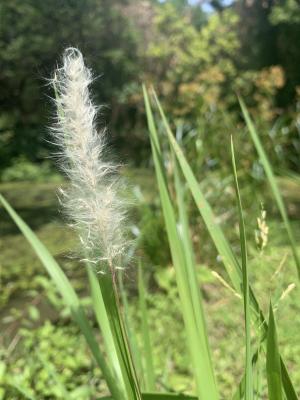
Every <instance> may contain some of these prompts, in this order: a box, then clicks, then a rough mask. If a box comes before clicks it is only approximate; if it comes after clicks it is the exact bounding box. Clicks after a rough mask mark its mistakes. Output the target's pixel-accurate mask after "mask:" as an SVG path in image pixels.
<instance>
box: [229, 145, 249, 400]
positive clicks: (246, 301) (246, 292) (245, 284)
mask: <svg viewBox="0 0 300 400" xmlns="http://www.w3.org/2000/svg"><path fill="white" fill-rule="evenodd" d="M231 156H232V169H233V175H234V183H235V191H236V199H237V205H238V213H239V227H240V244H241V255H242V272H243V299H244V317H245V331H246V368H245V400H252V399H253V371H252V360H251V357H252V356H251V329H250V328H251V326H250V324H251V321H250V318H251V314H250V298H249V278H248V267H247V243H246V232H245V222H244V216H243V208H242V201H241V196H240V190H239V183H238V178H237V171H236V163H235V155H234V147H233V141H232V137H231Z"/></svg>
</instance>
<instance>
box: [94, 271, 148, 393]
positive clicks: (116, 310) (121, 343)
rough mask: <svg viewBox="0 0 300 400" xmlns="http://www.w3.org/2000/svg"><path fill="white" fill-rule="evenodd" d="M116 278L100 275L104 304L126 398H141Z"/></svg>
mask: <svg viewBox="0 0 300 400" xmlns="http://www.w3.org/2000/svg"><path fill="white" fill-rule="evenodd" d="M114 279H115V276H112V275H111V274H108V273H107V274H101V275H99V285H100V290H101V294H102V299H103V302H104V306H105V308H106V312H107V316H108V321H109V325H110V332H111V335H112V338H113V342H114V346H115V349H116V354H117V357H118V362H119V364H120V369H121V372H122V377H123V380H124V384H125V393H126V399H127V400H140V399H141V393H140V388H139V384H138V380H137V377H136V372H135V368H134V364H133V361H132V356H131V352H130V348H129V344H128V338H127V334H126V331H125V328H124V322H123V319H122V316H121V314H120V313H121V306H120V303H119V297H118V292H117V287H116V283H115V281H114ZM124 400H125V399H124Z"/></svg>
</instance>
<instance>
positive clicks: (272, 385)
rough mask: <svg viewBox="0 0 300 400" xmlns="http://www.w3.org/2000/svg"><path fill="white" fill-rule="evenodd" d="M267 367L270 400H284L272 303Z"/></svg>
mask: <svg viewBox="0 0 300 400" xmlns="http://www.w3.org/2000/svg"><path fill="white" fill-rule="evenodd" d="M266 367H267V381H268V393H269V400H283V396H282V385H281V382H282V378H281V365H280V355H279V350H278V343H277V333H276V325H275V319H274V313H273V308H272V304H271V303H270V308H269V329H268V337H267V361H266Z"/></svg>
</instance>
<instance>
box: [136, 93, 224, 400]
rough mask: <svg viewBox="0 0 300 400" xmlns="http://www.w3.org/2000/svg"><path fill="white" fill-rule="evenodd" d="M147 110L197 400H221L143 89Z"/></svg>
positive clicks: (156, 136) (154, 128)
mask: <svg viewBox="0 0 300 400" xmlns="http://www.w3.org/2000/svg"><path fill="white" fill-rule="evenodd" d="M143 92H144V100H145V108H146V114H147V120H148V127H149V132H150V140H151V148H152V154H153V160H154V165H155V172H156V178H157V183H158V188H159V193H160V199H161V205H162V209H163V214H164V219H165V224H166V230H167V235H168V239H169V245H170V250H171V255H172V260H173V264H174V268H175V272H176V281H177V286H178V291H179V296H180V301H181V306H182V314H183V319H184V323H185V329H186V333H187V344H188V348H189V351H190V356H191V360H192V365H193V372H194V376H195V380H196V386H197V393H198V398H199V399H201V400H204V399H207V400H216V399H218V398H219V396H218V392H217V387H216V382H215V378H214V373H213V370H212V369H211V363H210V355H209V352H208V349H207V339H205V340H204V339H203V332H202V334H201V335H199V330H198V325H197V322H196V320H195V313H194V308H193V303H192V299H191V296H190V288H189V281H188V277H187V273H186V259H185V256H184V249H183V245H182V241H181V238H180V236H179V234H178V230H177V224H176V217H175V212H174V209H173V205H172V201H171V198H170V194H169V191H168V186H167V180H166V175H165V169H164V167H163V162H162V157H161V150H160V146H159V140H158V135H157V131H156V127H155V123H154V119H153V115H152V110H151V107H150V103H149V98H148V93H147V91H146V89H145V87H143Z"/></svg>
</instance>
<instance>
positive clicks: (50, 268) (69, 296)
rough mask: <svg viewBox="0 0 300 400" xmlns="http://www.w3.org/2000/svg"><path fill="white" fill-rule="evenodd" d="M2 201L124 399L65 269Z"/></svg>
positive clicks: (119, 398) (110, 385) (114, 392)
mask: <svg viewBox="0 0 300 400" xmlns="http://www.w3.org/2000/svg"><path fill="white" fill-rule="evenodd" d="M0 202H1V203H2V204H3V206H4V208H5V209H6V211H7V212H8V214H9V215H10V216H11V218H12V219H13V221H14V222H15V223H16V225H17V226H18V228H19V229H20V231H21V232H22V233H23V235H24V236H25V238H26V239H27V241H28V242H29V243H30V245H31V246H32V248H33V250H34V251H35V253H36V255H37V256H38V257H39V259H40V260H41V262H42V264H43V266H44V267H45V269H46V270H47V272H48V274H49V275H50V276H51V278H52V279H53V281H54V283H55V284H56V286H57V289H58V291H59V293H60V294H61V296H62V298H63V300H64V302H65V304H66V306H68V307H69V308H70V310H71V313H72V315H73V318H74V320H75V321H76V322H77V324H78V325H79V327H80V329H81V331H82V333H83V335H84V337H85V339H86V341H87V344H88V346H89V348H90V350H91V352H92V354H93V356H94V358H95V360H96V362H97V364H98V366H99V367H100V369H101V371H102V373H103V376H104V378H105V380H106V383H107V385H108V388H109V390H110V392H111V394H112V395H113V397H114V398H115V400H124V397H122V393H120V390H119V385H118V381H117V380H116V379H115V378H114V375H113V373H112V371H111V369H110V367H109V366H108V364H107V363H106V360H105V358H104V356H103V355H102V353H101V352H100V349H99V346H98V343H97V341H96V338H95V336H94V333H93V331H92V329H91V326H90V324H89V322H88V320H87V318H86V316H85V312H84V310H83V308H82V306H81V305H80V302H79V298H78V296H77V295H76V293H75V291H74V289H73V287H72V285H71V283H70V282H69V280H68V278H67V277H66V275H65V273H64V272H63V270H62V269H61V268H60V266H59V265H58V264H57V262H56V261H55V259H54V258H53V257H52V255H51V254H50V253H49V251H48V250H47V248H46V247H45V246H44V245H43V243H42V242H41V241H40V240H39V239H38V237H37V236H36V235H35V233H34V232H33V231H32V230H31V229H30V228H29V226H28V225H27V224H26V223H25V221H23V220H22V218H21V217H20V216H19V215H18V214H17V213H16V212H15V211H14V210H13V208H12V207H11V206H10V205H9V203H8V202H7V201H6V200H5V198H4V197H3V196H2V195H0Z"/></svg>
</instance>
